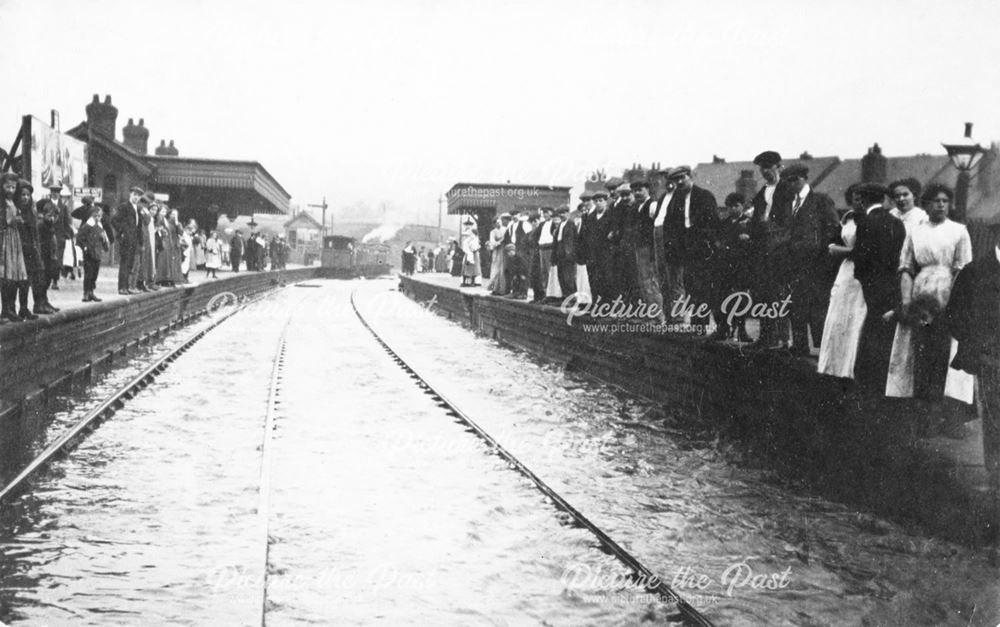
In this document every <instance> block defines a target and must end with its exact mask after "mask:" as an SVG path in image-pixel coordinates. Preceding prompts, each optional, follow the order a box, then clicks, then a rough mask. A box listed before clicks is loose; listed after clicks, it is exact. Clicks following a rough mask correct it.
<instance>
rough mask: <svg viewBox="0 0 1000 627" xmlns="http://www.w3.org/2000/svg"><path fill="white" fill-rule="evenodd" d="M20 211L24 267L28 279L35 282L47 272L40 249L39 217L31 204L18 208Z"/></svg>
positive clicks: (19, 229)
mask: <svg viewBox="0 0 1000 627" xmlns="http://www.w3.org/2000/svg"><path fill="white" fill-rule="evenodd" d="M18 210H19V211H20V212H21V223H20V224H19V225H18V231H19V232H20V235H21V249H22V250H23V251H24V267H25V270H26V271H27V272H28V278H29V279H31V280H32V281H34V280H36V279H37V278H38V277H40V276H41V275H42V274H43V273H44V272H45V266H44V265H43V263H42V253H41V251H40V250H39V248H38V245H39V241H40V235H39V233H38V215H37V214H36V213H35V208H34V207H32V206H31V203H30V202H29V203H26V204H24V205H22V206H20V207H18Z"/></svg>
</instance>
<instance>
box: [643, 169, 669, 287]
mask: <svg viewBox="0 0 1000 627" xmlns="http://www.w3.org/2000/svg"><path fill="white" fill-rule="evenodd" d="M671 169H672V168H669V167H668V168H661V169H659V170H657V171H656V172H653V173H652V174H651V175H650V196H652V198H653V202H652V203H650V205H649V217H650V219H652V221H653V265H654V267H655V269H656V291H655V292H653V291H652V288H651V286H646V287H645V288H644V290H645V292H644V293H645V294H646V297H647V299H650V298H653V297H655V298H656V300H650V302H656V303H659V304H660V305H661V306H662V305H663V294H664V291H665V290H666V280H667V260H666V252H667V243H666V242H667V238H666V236H665V235H664V231H663V225H664V224H665V223H666V218H667V207H669V206H670V201H671V200H673V197H674V191H676V189H677V184H676V183H674V181H672V180H670V170H671Z"/></svg>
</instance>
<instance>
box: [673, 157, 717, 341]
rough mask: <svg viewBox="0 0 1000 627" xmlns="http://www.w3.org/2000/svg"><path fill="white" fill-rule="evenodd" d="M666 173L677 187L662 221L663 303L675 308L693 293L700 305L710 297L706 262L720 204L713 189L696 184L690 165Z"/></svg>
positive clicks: (697, 306) (711, 252)
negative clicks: (664, 270)
mask: <svg viewBox="0 0 1000 627" xmlns="http://www.w3.org/2000/svg"><path fill="white" fill-rule="evenodd" d="M667 176H668V177H669V179H670V180H671V181H672V182H673V183H674V184H675V185H676V186H677V189H676V191H674V194H673V196H672V197H671V199H670V204H669V205H667V213H666V216H665V218H664V223H663V234H664V239H665V242H664V247H665V253H664V257H665V259H666V265H667V275H666V285H667V292H668V294H669V300H668V302H666V303H664V306H665V307H666V308H667V309H668V310H672V309H673V306H674V304H675V303H677V302H678V301H680V300H681V299H683V298H684V295H685V293H687V292H690V293H691V304H693V305H694V306H695V308H699V307H700V305H701V304H703V303H708V299H709V281H708V277H707V276H706V271H707V266H706V264H707V262H708V260H709V259H711V257H712V254H713V250H714V248H713V247H714V242H715V239H716V234H717V231H718V230H719V207H718V204H717V203H716V202H715V196H714V195H712V192H710V191H708V190H707V189H704V188H701V187H698V186H697V185H695V184H694V179H693V178H692V177H691V167H690V166H686V165H682V166H678V167H675V168H673V169H671V170H670V172H669V173H668V175H667ZM665 300H666V299H665ZM703 322H706V323H707V320H706V321H703Z"/></svg>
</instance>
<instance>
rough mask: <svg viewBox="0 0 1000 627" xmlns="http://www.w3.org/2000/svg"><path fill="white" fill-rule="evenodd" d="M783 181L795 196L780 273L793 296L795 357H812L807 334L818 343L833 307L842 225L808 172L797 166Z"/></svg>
mask: <svg viewBox="0 0 1000 627" xmlns="http://www.w3.org/2000/svg"><path fill="white" fill-rule="evenodd" d="M782 179H783V180H784V181H786V182H787V184H788V190H789V192H790V193H791V194H792V197H791V200H792V205H791V209H790V211H789V214H788V240H787V242H786V243H785V245H784V246H782V247H781V248H780V249H776V250H775V254H777V255H779V259H781V261H782V266H783V267H781V268H780V270H779V275H780V276H782V277H784V279H783V280H784V281H786V282H787V284H788V286H789V291H790V293H791V297H792V304H791V309H790V311H789V316H790V318H791V320H790V322H791V326H792V353H793V354H795V355H798V356H800V357H804V356H808V355H810V354H811V350H812V346H811V345H810V343H809V336H810V334H811V335H812V338H813V339H814V340H816V342H817V343H819V340H820V338H822V337H823V323H824V321H825V320H826V310H827V307H828V306H829V304H830V288H831V287H832V286H833V280H834V276H835V274H836V270H837V266H836V263H835V260H834V258H833V257H831V256H830V255H829V253H828V247H829V245H830V244H831V243H832V242H834V241H836V239H837V234H838V229H839V226H840V222H839V220H838V219H837V211H836V209H835V208H834V203H833V200H832V199H831V198H830V197H829V196H827V195H826V194H821V193H819V192H816V191H814V190H813V189H812V188H810V186H809V182H808V181H809V168H808V167H806V166H804V165H801V164H797V165H792V166H789V167H787V168H785V171H784V172H783V173H782Z"/></svg>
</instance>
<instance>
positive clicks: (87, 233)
mask: <svg viewBox="0 0 1000 627" xmlns="http://www.w3.org/2000/svg"><path fill="white" fill-rule="evenodd" d="M76 245H77V246H79V247H80V248H81V249H82V250H83V256H84V258H85V259H90V260H91V261H97V262H100V261H101V254H102V253H104V252H107V250H108V238H107V236H106V235H105V234H104V231H103V229H102V228H101V227H97V226H91V225H90V223H88V222H84V223H83V225H81V226H80V230H79V231H78V232H77V234H76Z"/></svg>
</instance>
